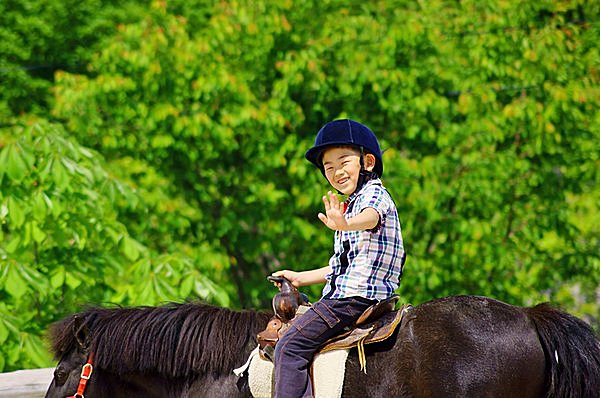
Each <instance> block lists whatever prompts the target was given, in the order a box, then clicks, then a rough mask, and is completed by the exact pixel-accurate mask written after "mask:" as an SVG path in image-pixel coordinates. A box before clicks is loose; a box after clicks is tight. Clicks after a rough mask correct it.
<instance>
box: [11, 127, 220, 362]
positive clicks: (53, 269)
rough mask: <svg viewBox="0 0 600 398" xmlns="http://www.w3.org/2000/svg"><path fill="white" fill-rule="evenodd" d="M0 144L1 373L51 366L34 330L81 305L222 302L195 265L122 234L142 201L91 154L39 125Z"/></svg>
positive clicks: (210, 256)
mask: <svg viewBox="0 0 600 398" xmlns="http://www.w3.org/2000/svg"><path fill="white" fill-rule="evenodd" d="M17 137H18V138H17ZM0 143H2V145H1V147H2V149H1V150H0V187H1V188H2V189H1V190H0V222H1V223H2V228H1V229H0V241H1V242H2V243H1V244H0V298H2V300H1V301H2V305H1V306H0V315H1V316H2V317H1V322H0V340H2V341H6V340H8V341H10V342H12V343H13V344H2V346H1V348H0V352H1V353H2V355H0V356H2V357H4V358H8V360H7V361H6V362H7V363H5V364H1V365H2V368H3V369H4V367H5V366H6V369H8V370H11V369H14V366H15V364H20V366H28V367H31V366H47V365H49V363H50V362H49V359H50V358H49V357H48V354H47V352H46V350H45V347H44V345H43V344H42V342H41V340H40V336H41V334H42V332H43V331H44V329H45V327H46V326H47V325H48V323H49V322H52V321H55V320H57V319H60V318H61V317H63V316H65V315H66V314H68V313H72V312H74V311H77V310H79V309H80V308H81V306H82V305H84V304H88V303H89V304H92V303H93V304H101V303H111V302H115V301H116V300H115V298H117V299H118V302H119V303H123V304H130V303H132V300H131V299H130V296H131V292H137V293H136V295H135V298H136V300H133V301H134V302H135V303H148V304H150V303H152V304H155V303H157V302H159V301H167V300H182V299H186V298H203V299H208V300H212V301H214V302H215V303H218V304H221V305H228V304H229V301H228V296H227V295H226V293H225V292H224V290H223V289H222V288H221V287H219V286H218V285H216V284H215V283H214V282H213V281H212V280H210V279H209V278H208V277H206V276H203V275H201V274H200V269H201V268H200V267H197V265H196V261H193V260H192V259H190V258H189V257H186V256H185V255H184V254H173V255H171V256H157V255H155V254H153V251H152V250H151V249H149V248H148V247H146V246H144V245H143V244H142V243H140V242H139V241H138V240H136V239H135V238H134V237H133V236H132V235H131V234H130V233H129V231H128V230H127V227H126V226H125V225H124V224H123V223H122V222H121V221H120V218H121V215H120V213H119V212H120V211H123V210H126V209H128V208H129V209H135V208H141V209H143V208H144V199H143V198H140V196H139V195H138V194H137V193H136V192H135V191H134V190H133V189H132V187H130V186H129V185H127V184H126V183H124V182H122V181H120V180H119V179H118V178H115V177H114V176H112V175H111V174H110V173H109V172H108V170H107V168H106V165H105V164H104V162H103V160H102V157H101V156H100V155H98V154H97V153H96V152H95V151H92V150H89V149H87V148H85V147H83V146H81V145H79V144H77V143H76V142H75V141H73V140H72V139H70V138H69V137H67V136H66V135H65V133H64V131H63V130H62V128H60V127H57V126H53V125H50V124H47V123H41V124H34V125H32V126H31V127H25V128H20V127H17V128H14V129H12V130H11V131H10V132H9V133H8V134H7V133H3V134H2V135H0ZM198 251H203V252H204V259H205V260H207V261H206V262H208V263H210V262H215V261H216V260H212V259H217V260H218V257H215V255H214V254H213V253H212V252H211V251H210V249H209V248H206V247H203V248H200V249H199V250H198ZM206 262H204V263H203V266H207V264H206ZM132 275H135V278H132ZM167 282H168V284H170V287H169V288H168V289H166V288H165V285H166V284H167ZM14 314H18V316H15V315H14Z"/></svg>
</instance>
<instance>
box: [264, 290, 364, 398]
mask: <svg viewBox="0 0 600 398" xmlns="http://www.w3.org/2000/svg"><path fill="white" fill-rule="evenodd" d="M371 304H372V302H369V301H367V300H364V299H356V298H346V299H339V300H330V299H322V300H320V301H317V302H316V303H314V304H313V305H312V307H311V308H310V309H309V310H307V311H306V312H305V313H304V314H303V315H302V316H301V317H299V318H298V319H297V320H295V321H294V324H292V326H290V328H289V329H288V330H287V331H286V332H285V334H284V335H283V336H282V337H281V339H280V340H279V341H278V342H277V346H276V347H275V397H276V398H300V397H312V396H313V393H312V386H311V383H310V379H309V374H308V369H309V366H310V363H311V361H312V358H313V356H314V353H315V351H316V350H317V348H318V347H319V346H320V345H321V344H323V343H324V342H325V341H327V340H328V339H329V338H331V337H333V336H335V335H336V334H338V333H339V332H341V331H342V329H344V328H345V327H346V326H348V325H351V324H353V323H354V321H355V320H356V319H357V318H358V317H359V316H360V315H361V314H362V313H363V312H364V310H366V309H367V308H368V307H369V305H371Z"/></svg>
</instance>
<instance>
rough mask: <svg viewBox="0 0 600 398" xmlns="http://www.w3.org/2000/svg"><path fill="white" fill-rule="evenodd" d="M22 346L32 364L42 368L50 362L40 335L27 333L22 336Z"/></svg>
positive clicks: (50, 358)
mask: <svg viewBox="0 0 600 398" xmlns="http://www.w3.org/2000/svg"><path fill="white" fill-rule="evenodd" d="M23 348H24V352H25V354H26V355H27V360H28V361H30V362H31V364H32V365H33V366H35V367H39V368H42V367H47V366H50V365H51V364H52V357H51V356H50V354H49V353H48V350H47V349H46V348H45V346H44V343H43V342H42V340H41V339H40V337H38V336H35V335H32V334H30V333H27V334H26V335H25V337H24V338H23Z"/></svg>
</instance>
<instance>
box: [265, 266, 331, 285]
mask: <svg viewBox="0 0 600 398" xmlns="http://www.w3.org/2000/svg"><path fill="white" fill-rule="evenodd" d="M329 272H331V267H330V266H329V265H326V266H325V267H322V268H317V269H312V270H309V271H300V272H296V271H291V270H289V269H284V270H282V271H277V272H273V274H272V275H273V276H283V277H284V278H286V279H287V280H289V281H290V282H292V285H294V286H295V287H300V286H307V285H314V284H316V283H325V275H327V274H328V273H329Z"/></svg>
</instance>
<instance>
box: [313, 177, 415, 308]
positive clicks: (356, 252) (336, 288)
mask: <svg viewBox="0 0 600 398" xmlns="http://www.w3.org/2000/svg"><path fill="white" fill-rule="evenodd" d="M346 205H347V209H346V212H345V214H344V217H345V218H346V219H349V218H352V217H354V216H356V215H357V214H359V213H360V212H362V211H363V210H364V209H366V208H368V207H371V208H373V209H375V210H376V211H377V212H378V213H379V224H378V225H377V226H376V227H375V228H374V229H373V230H366V231H365V230H363V231H336V232H335V237H334V240H335V242H334V254H333V256H332V257H331V259H330V260H329V265H330V266H331V269H332V271H331V272H330V273H329V274H327V275H326V277H325V278H326V280H327V283H326V285H325V287H324V288H323V298H332V299H336V298H345V297H353V296H358V297H364V298H367V299H371V300H383V299H386V298H388V297H390V296H392V295H393V294H394V291H395V290H396V289H397V288H398V286H399V285H400V278H401V276H402V267H403V265H404V260H405V254H404V246H403V242H402V231H401V228H400V220H399V218H398V212H397V210H396V205H395V204H394V201H393V200H392V197H391V196H390V194H389V193H388V192H387V190H386V189H385V188H384V187H383V185H382V184H381V180H379V179H374V180H370V181H367V182H366V183H365V184H364V185H363V187H362V188H361V189H360V190H359V191H358V192H355V193H353V194H352V195H350V197H348V199H347V200H346Z"/></svg>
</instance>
